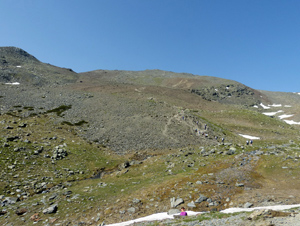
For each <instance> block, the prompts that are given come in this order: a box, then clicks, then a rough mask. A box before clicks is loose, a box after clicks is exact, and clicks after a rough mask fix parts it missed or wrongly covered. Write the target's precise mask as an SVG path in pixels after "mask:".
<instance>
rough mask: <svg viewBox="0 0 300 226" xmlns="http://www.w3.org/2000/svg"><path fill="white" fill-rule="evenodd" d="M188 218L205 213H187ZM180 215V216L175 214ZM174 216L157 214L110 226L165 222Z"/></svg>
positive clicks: (110, 225)
mask: <svg viewBox="0 0 300 226" xmlns="http://www.w3.org/2000/svg"><path fill="white" fill-rule="evenodd" d="M186 212H187V214H188V216H193V215H197V214H201V213H203V212H194V211H186ZM175 215H178V214H175ZM173 218H174V217H173V215H168V213H167V212H164V213H155V214H152V215H149V216H146V217H142V218H138V219H135V220H131V221H126V222H121V223H116V224H108V225H109V226H125V225H130V224H134V223H137V222H143V221H157V220H164V219H173Z"/></svg>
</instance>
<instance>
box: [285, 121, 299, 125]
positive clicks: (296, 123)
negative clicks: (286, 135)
mask: <svg viewBox="0 0 300 226" xmlns="http://www.w3.org/2000/svg"><path fill="white" fill-rule="evenodd" d="M284 121H285V122H286V123H287V124H290V125H300V122H295V121H294V120H284Z"/></svg>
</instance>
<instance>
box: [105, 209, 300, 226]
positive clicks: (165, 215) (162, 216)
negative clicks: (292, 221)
mask: <svg viewBox="0 0 300 226" xmlns="http://www.w3.org/2000/svg"><path fill="white" fill-rule="evenodd" d="M296 207H300V204H295V205H278V206H261V207H253V208H228V209H225V210H222V211H220V212H221V213H238V212H251V211H254V210H260V209H268V210H275V211H276V210H286V209H291V208H296ZM202 213H203V212H193V211H187V214H188V216H192V215H198V214H202ZM175 215H178V214H175ZM164 219H173V215H168V213H167V212H164V213H155V214H152V215H149V216H146V217H142V218H138V219H135V220H131V221H126V222H121V223H116V224H108V226H126V225H130V224H134V223H137V222H143V221H157V220H164Z"/></svg>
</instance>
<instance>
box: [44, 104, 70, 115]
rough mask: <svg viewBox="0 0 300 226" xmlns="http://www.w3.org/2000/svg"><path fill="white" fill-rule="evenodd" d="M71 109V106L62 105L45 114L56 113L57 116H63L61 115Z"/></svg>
mask: <svg viewBox="0 0 300 226" xmlns="http://www.w3.org/2000/svg"><path fill="white" fill-rule="evenodd" d="M71 108H72V105H62V106H59V107H57V108H54V109H52V110H48V111H46V114H47V113H52V112H54V113H56V115H57V116H63V113H64V112H65V111H67V110H69V109H71Z"/></svg>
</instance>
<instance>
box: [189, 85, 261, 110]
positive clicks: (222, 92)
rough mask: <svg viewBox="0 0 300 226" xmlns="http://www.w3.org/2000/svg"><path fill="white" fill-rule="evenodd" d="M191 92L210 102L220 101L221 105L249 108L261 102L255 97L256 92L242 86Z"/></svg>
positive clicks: (225, 86)
mask: <svg viewBox="0 0 300 226" xmlns="http://www.w3.org/2000/svg"><path fill="white" fill-rule="evenodd" d="M191 92H192V93H195V94H197V95H199V96H201V97H202V98H203V99H205V100H208V101H218V102H220V103H228V104H243V105H247V106H253V105H255V104H259V100H258V99H257V97H255V93H254V90H253V89H251V88H249V87H247V86H244V85H242V84H238V85H234V84H228V85H225V84H224V85H223V84H222V85H219V86H211V87H205V88H202V89H192V90H191Z"/></svg>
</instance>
